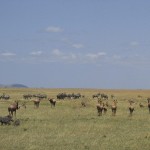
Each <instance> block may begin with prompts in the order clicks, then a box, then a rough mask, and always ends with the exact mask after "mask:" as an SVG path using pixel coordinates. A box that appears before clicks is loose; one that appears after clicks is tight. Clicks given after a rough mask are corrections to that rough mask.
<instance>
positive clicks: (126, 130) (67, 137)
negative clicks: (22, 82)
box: [0, 88, 150, 150]
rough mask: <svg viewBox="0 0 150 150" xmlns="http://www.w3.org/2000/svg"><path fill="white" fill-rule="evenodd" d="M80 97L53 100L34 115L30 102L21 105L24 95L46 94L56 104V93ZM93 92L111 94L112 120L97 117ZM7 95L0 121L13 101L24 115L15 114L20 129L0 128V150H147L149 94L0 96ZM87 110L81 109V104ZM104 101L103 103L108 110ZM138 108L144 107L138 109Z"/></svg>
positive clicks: (16, 92)
mask: <svg viewBox="0 0 150 150" xmlns="http://www.w3.org/2000/svg"><path fill="white" fill-rule="evenodd" d="M62 92H66V93H81V94H82V95H84V96H85V97H83V98H80V99H77V100H67V99H66V100H57V99H56V100H57V102H56V107H55V108H51V106H50V103H49V101H48V100H47V99H45V100H42V101H41V103H40V106H39V108H38V109H36V108H34V105H33V101H32V99H31V100H24V99H23V97H22V95H23V94H28V93H31V94H37V93H41V94H47V95H48V97H53V98H56V95H57V94H58V93H62ZM98 92H102V93H105V94H107V95H108V96H109V97H110V95H111V94H113V95H114V96H115V99H117V100H118V104H117V114H116V116H112V114H111V109H110V108H108V111H107V114H103V115H102V116H98V115H97V109H96V104H97V99H96V98H95V99H93V98H92V95H93V94H96V93H98ZM2 93H6V94H8V95H10V97H11V99H10V100H0V116H5V115H7V114H8V111H7V108H8V106H9V105H10V104H11V103H12V102H13V101H15V100H19V104H20V105H21V104H22V103H23V102H26V107H27V108H26V109H25V108H23V107H21V108H20V109H19V110H17V115H16V118H17V119H19V120H20V126H13V125H9V126H8V125H3V126H0V150H86V149H87V150H148V149H150V114H149V112H148V108H147V100H146V99H147V97H150V90H101V89H30V88H26V89H9V88H1V89H0V94H2ZM130 99H133V100H134V101H135V103H134V107H135V111H134V112H133V116H132V117H131V116H129V110H128V105H129V103H128V100H130ZM82 101H84V102H85V103H86V107H82V106H81V102H82ZM111 102H112V99H111V98H109V100H108V103H110V104H111ZM139 103H142V104H143V105H144V106H145V107H143V108H140V107H139Z"/></svg>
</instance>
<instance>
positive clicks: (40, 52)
mask: <svg viewBox="0 0 150 150" xmlns="http://www.w3.org/2000/svg"><path fill="white" fill-rule="evenodd" d="M42 54H43V52H42V51H34V52H31V53H30V55H32V56H40V55H42Z"/></svg>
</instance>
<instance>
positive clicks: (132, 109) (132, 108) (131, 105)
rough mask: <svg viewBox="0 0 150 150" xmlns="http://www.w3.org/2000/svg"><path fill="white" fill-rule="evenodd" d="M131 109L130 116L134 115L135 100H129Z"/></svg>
mask: <svg viewBox="0 0 150 150" xmlns="http://www.w3.org/2000/svg"><path fill="white" fill-rule="evenodd" d="M129 104H130V105H129V111H130V116H132V114H133V111H134V106H133V102H129Z"/></svg>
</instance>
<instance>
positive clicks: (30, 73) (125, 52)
mask: <svg viewBox="0 0 150 150" xmlns="http://www.w3.org/2000/svg"><path fill="white" fill-rule="evenodd" d="M149 8H150V1H149V0H24V1H23V0H22V1H21V0H13V1H5V0H0V22H1V23H0V70H1V71H0V83H1V84H12V83H21V84H25V85H27V86H29V87H45V88H104V89H119V88H121V89H150V79H149V77H150V69H149V68H150V67H149V66H150V59H149V58H150V19H149V16H150V9H149Z"/></svg>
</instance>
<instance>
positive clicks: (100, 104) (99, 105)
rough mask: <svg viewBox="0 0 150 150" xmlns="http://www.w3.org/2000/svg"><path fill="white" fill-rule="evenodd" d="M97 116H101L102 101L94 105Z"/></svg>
mask: <svg viewBox="0 0 150 150" xmlns="http://www.w3.org/2000/svg"><path fill="white" fill-rule="evenodd" d="M96 108H97V112H98V116H102V112H103V103H102V101H99V103H98V104H97V105H96Z"/></svg>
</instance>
